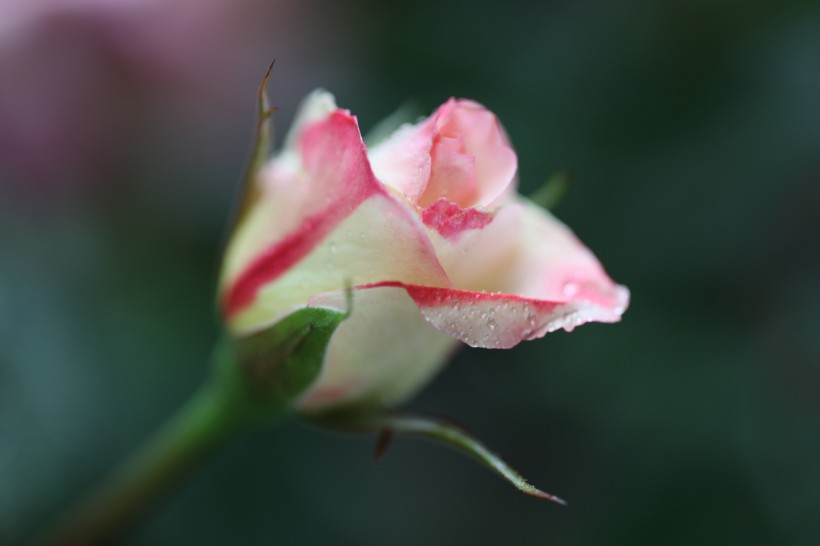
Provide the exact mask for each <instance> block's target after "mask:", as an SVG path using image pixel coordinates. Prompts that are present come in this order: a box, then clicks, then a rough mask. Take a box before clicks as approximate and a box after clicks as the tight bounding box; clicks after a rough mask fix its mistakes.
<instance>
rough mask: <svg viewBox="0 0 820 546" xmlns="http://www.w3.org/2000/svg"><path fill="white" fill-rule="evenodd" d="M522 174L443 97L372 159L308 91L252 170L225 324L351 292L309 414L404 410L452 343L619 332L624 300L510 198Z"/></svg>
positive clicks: (550, 224)
mask: <svg viewBox="0 0 820 546" xmlns="http://www.w3.org/2000/svg"><path fill="white" fill-rule="evenodd" d="M516 169H517V157H516V154H515V151H514V150H513V149H512V147H511V145H510V143H509V140H508V138H507V136H506V134H505V132H504V130H503V129H502V128H501V126H500V125H499V122H498V120H497V119H496V117H495V116H494V115H493V114H492V113H491V112H490V111H489V110H487V109H486V108H484V107H483V106H481V105H480V104H477V103H475V102H472V101H467V100H455V99H451V100H449V101H448V102H446V103H445V104H444V105H442V106H441V107H439V109H438V110H436V112H435V113H434V114H433V115H432V116H430V117H429V118H427V119H424V120H422V121H420V122H419V123H417V124H415V125H404V126H402V127H400V128H399V129H398V130H397V131H395V133H393V134H392V135H391V136H390V137H388V138H387V139H386V140H384V141H383V142H381V143H379V144H377V145H375V146H374V147H372V149H371V150H369V151H368V150H367V149H366V147H365V144H364V142H363V140H362V137H361V134H360V132H359V127H358V123H357V120H356V118H355V117H354V116H353V115H351V114H350V112H348V111H347V110H342V109H339V108H337V107H336V105H335V102H334V99H333V97H332V96H331V95H330V94H329V93H327V92H324V91H317V92H314V93H313V94H311V95H310V96H309V97H307V99H306V100H305V101H304V104H303V106H302V107H301V110H300V112H299V114H298V116H297V118H296V121H295V122H294V125H293V128H292V129H291V131H290V134H289V136H288V137H287V139H286V142H285V144H284V147H283V149H282V150H281V151H280V152H279V153H278V154H277V155H276V156H275V157H273V159H271V160H269V161H267V162H265V163H264V164H262V165H261V166H259V168H258V169H254V170H253V171H252V173H251V177H250V179H249V183H250V184H252V185H253V187H252V188H250V191H251V195H252V199H251V200H250V202H249V204H248V206H247V207H245V209H244V213H243V214H242V215H241V217H240V219H239V221H238V222H237V224H236V227H235V229H234V231H233V234H232V236H231V239H230V241H229V244H228V246H227V248H226V253H225V259H224V264H223V270H222V276H221V283H220V306H221V310H222V314H223V317H224V321H225V324H226V326H227V329H228V330H229V332H230V334H231V336H232V337H233V338H234V339H237V340H242V339H244V338H250V337H253V336H255V335H259V333H260V332H264V331H266V330H267V329H269V328H272V327H274V326H275V325H277V324H279V323H280V321H283V319H285V318H286V317H289V316H292V314H294V313H295V312H298V311H300V310H305V309H317V310H321V309H326V310H332V311H334V312H337V316H346V315H344V313H346V310H347V309H348V303H347V301H346V300H347V299H348V296H349V295H350V294H352V310H351V314H350V316H349V317H347V318H346V320H344V321H341V322H340V323H339V324H338V327H336V328H335V331H328V333H327V336H326V339H325V341H324V343H326V347H322V348H323V349H325V350H324V352H322V353H321V354H322V358H323V360H322V361H321V362H320V365H319V366H317V370H316V374H315V376H312V377H310V379H309V380H306V381H305V384H304V385H301V386H300V388H299V392H298V396H296V397H295V398H294V400H295V404H296V405H297V407H298V409H300V410H301V411H303V412H308V413H316V412H319V411H324V410H329V409H340V408H349V407H354V406H355V407H361V406H365V405H367V406H375V407H385V406H392V405H395V404H398V403H400V402H402V401H404V400H406V399H407V398H408V397H409V396H411V395H412V394H413V393H415V392H416V391H417V390H418V389H419V388H420V387H421V386H422V385H424V384H425V383H426V382H427V381H428V380H429V379H430V378H431V377H432V376H433V375H434V374H435V373H436V372H437V371H438V370H439V369H440V368H441V366H442V365H443V363H444V362H445V360H446V359H447V357H448V356H449V355H450V354H451V353H452V351H453V350H454V348H455V347H456V346H457V345H458V344H459V343H466V344H467V345H470V346H473V347H484V348H496V349H500V348H509V347H513V346H514V345H516V344H518V343H519V342H521V341H523V340H529V339H535V338H540V337H542V336H544V335H545V334H546V333H547V332H551V331H554V330H557V329H560V328H563V329H565V330H567V331H569V330H572V329H573V328H575V327H576V326H578V325H580V324H583V323H586V322H590V321H598V322H616V321H618V320H619V319H620V316H621V314H622V313H623V312H624V310H625V309H626V307H627V305H628V302H629V292H628V290H627V289H626V288H625V287H623V286H619V285H617V284H615V283H614V282H613V281H612V280H611V279H610V278H609V277H608V276H607V274H606V273H605V271H604V269H603V268H602V267H601V264H600V263H599V262H598V261H597V259H596V258H595V256H594V255H593V254H592V253H591V252H590V251H589V250H588V249H587V248H586V247H585V246H584V245H583V244H582V243H581V242H580V241H579V240H578V239H577V238H576V237H575V236H574V235H573V233H572V232H571V231H570V230H569V229H568V228H567V227H566V226H565V225H564V224H562V223H561V222H559V221H558V220H556V219H555V218H554V217H553V216H551V215H550V214H549V213H548V212H546V211H545V210H542V209H541V208H539V207H537V206H536V205H534V204H532V203H530V202H529V201H527V200H526V199H525V198H523V197H521V196H519V195H517V194H516ZM348 290H349V292H348ZM334 326H335V325H334ZM305 328H306V330H305V331H307V330H309V327H307V326H306V327H305ZM331 334H332V335H331ZM255 350H256V349H255V348H254V349H252V350H251V352H253V351H255Z"/></svg>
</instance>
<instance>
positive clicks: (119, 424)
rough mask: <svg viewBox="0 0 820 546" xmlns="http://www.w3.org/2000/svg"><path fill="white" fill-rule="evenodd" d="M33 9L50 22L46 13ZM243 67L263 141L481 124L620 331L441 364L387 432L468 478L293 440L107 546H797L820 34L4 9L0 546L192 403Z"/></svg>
mask: <svg viewBox="0 0 820 546" xmlns="http://www.w3.org/2000/svg"><path fill="white" fill-rule="evenodd" d="M52 4H53V5H52ZM272 58H276V66H275V70H274V74H273V78H272V81H271V95H272V100H273V103H274V104H276V105H277V106H279V108H280V112H279V113H278V114H277V117H276V123H277V126H278V128H279V131H280V133H281V132H283V131H284V130H285V129H286V128H287V126H288V124H289V122H290V119H291V117H292V115H293V111H294V108H295V105H296V104H297V102H298V101H299V99H300V98H301V97H302V96H303V95H305V94H306V93H307V92H309V91H310V90H311V89H313V88H314V87H316V86H323V87H327V88H329V89H330V90H332V91H334V92H335V93H336V96H337V100H338V102H339V104H340V105H341V106H343V107H347V108H350V109H351V110H352V111H353V112H354V113H356V114H357V115H358V117H359V120H360V124H361V126H362V127H363V129H364V130H367V128H369V127H372V126H373V125H374V124H375V123H376V122H377V121H378V120H379V119H380V118H381V117H382V116H384V115H386V114H388V113H390V112H391V111H392V110H393V109H394V108H395V107H396V106H398V105H399V104H400V103H402V102H404V101H405V100H407V99H414V100H415V101H417V103H418V104H420V105H421V106H422V107H423V109H424V111H428V112H429V111H432V110H433V109H434V108H435V107H436V106H437V105H438V104H440V103H441V102H443V101H444V100H445V99H447V98H448V97H450V96H453V95H455V96H460V97H469V98H473V99H476V100H478V101H480V102H482V103H484V104H485V105H487V106H488V107H489V108H490V109H492V110H493V111H494V112H496V113H497V115H498V116H499V118H500V119H501V120H502V122H503V123H504V124H505V126H506V128H507V130H508V132H509V134H510V135H511V138H512V140H513V142H514V144H515V146H516V148H517V151H518V155H519V162H520V181H521V188H522V191H523V192H524V193H532V192H533V191H535V189H537V188H538V187H539V186H540V185H541V184H542V183H543V182H544V181H545V180H546V179H547V178H548V177H549V176H550V175H551V174H552V173H554V172H556V171H558V170H561V169H563V170H566V171H567V172H568V173H569V174H570V176H571V184H570V190H569V193H568V194H567V195H566V197H565V198H564V200H563V201H562V202H561V203H560V204H559V206H558V208H557V209H556V214H557V215H558V216H559V217H560V218H562V219H563V220H564V221H565V222H567V223H568V224H569V225H570V226H572V227H573V229H574V230H575V231H576V233H577V234H578V235H579V236H580V238H581V239H582V240H583V241H585V243H586V244H587V245H588V246H589V247H590V248H591V249H592V250H593V251H594V252H595V253H596V254H597V255H598V257H599V258H600V259H601V261H602V262H603V263H604V264H605V265H606V267H607V270H608V271H609V273H610V274H611V276H612V277H613V278H614V279H616V280H617V281H619V282H621V283H623V284H626V285H627V286H629V287H630V288H631V290H632V294H633V302H632V305H631V307H630V309H629V311H628V312H627V313H626V315H625V317H624V320H623V322H621V323H620V324H617V325H588V326H584V327H583V328H581V329H579V330H577V331H575V332H573V333H572V334H566V333H563V332H560V333H555V334H551V335H548V336H547V337H546V338H545V339H542V340H539V341H535V342H529V343H525V344H523V345H521V346H519V347H518V348H516V349H514V350H512V351H505V352H498V351H481V350H463V351H462V352H460V353H459V354H458V356H457V357H456V358H455V360H454V361H453V362H452V364H451V365H450V366H449V367H448V368H447V369H446V371H445V372H444V373H443V374H442V375H441V376H440V377H439V378H438V380H437V381H436V382H435V383H434V384H432V385H431V386H430V387H429V388H428V389H427V390H426V391H424V392H423V393H422V394H421V395H420V396H419V397H418V398H417V399H415V400H414V401H413V402H412V404H411V407H412V408H415V409H420V410H429V411H433V412H437V413H440V414H445V415H448V416H451V417H453V418H454V419H456V420H457V421H459V422H462V423H465V424H466V425H467V426H468V427H469V428H470V429H471V430H472V431H473V432H474V433H475V434H476V435H477V436H478V437H479V438H481V439H482V440H484V441H485V442H486V443H487V444H488V445H489V446H491V447H492V448H493V449H494V450H496V451H497V452H499V453H500V454H501V455H502V456H504V458H505V459H506V460H507V461H509V462H510V463H511V464H512V465H513V466H514V467H515V468H517V469H519V470H520V471H521V472H522V473H523V474H524V475H525V476H526V477H527V478H529V479H530V480H531V481H532V482H533V483H534V484H536V485H538V486H540V487H543V488H544V489H546V490H547V491H550V492H554V493H556V494H559V495H561V496H563V497H564V498H566V499H568V500H569V502H570V506H569V507H568V508H562V507H560V506H557V505H552V504H549V503H544V502H541V501H538V500H535V499H532V498H529V497H526V496H524V495H521V494H519V493H518V492H516V491H515V490H514V489H512V488H511V487H510V486H509V485H507V484H506V483H504V482H502V481H501V480H499V479H498V478H497V477H496V476H494V475H492V474H490V473H489V472H488V471H486V470H485V469H483V468H482V467H480V466H479V465H478V464H476V463H474V462H473V461H471V460H469V459H467V458H465V457H463V456H461V455H459V454H456V453H454V452H451V451H449V450H446V449H443V448H440V447H438V446H436V445H432V444H429V443H425V442H419V441H414V440H402V439H399V440H398V441H397V442H396V443H395V445H394V446H393V448H392V449H391V451H390V452H389V453H388V455H387V457H386V459H385V460H384V461H383V462H382V463H381V464H379V465H376V464H374V462H373V460H372V447H373V440H372V439H369V438H356V437H345V436H335V435H332V434H328V433H325V432H321V431H316V430H313V429H311V428H308V427H306V426H304V425H302V424H299V423H297V422H290V423H286V424H284V425H282V426H279V427H277V428H270V429H263V430H258V431H256V432H254V433H252V434H249V435H246V436H244V437H242V438H241V439H240V440H238V441H236V442H235V443H233V444H231V445H229V446H227V447H226V448H225V449H222V450H221V451H219V452H218V454H217V455H216V456H215V457H214V458H213V459H211V460H209V461H208V462H207V463H206V464H205V465H204V466H203V467H202V468H201V471H200V472H198V473H197V474H196V475H195V476H193V478H192V479H190V480H189V481H187V482H186V483H185V484H184V485H183V486H182V487H181V488H179V490H177V491H175V492H174V493H173V495H171V496H170V497H169V498H168V499H167V500H166V501H165V502H163V503H162V504H160V505H158V506H157V508H156V510H155V512H154V513H153V514H151V516H150V517H148V518H146V519H145V520H144V521H143V522H142V523H141V524H140V525H139V526H138V527H137V528H136V529H135V530H134V531H133V532H132V533H131V534H129V536H128V537H127V539H126V540H125V541H124V544H129V545H148V544H198V545H211V544H213V545H218V544H248V545H250V544H260V545H261V544H277V545H279V544H281V545H315V544H340V545H347V544H350V545H382V544H395V545H418V544H437V545H438V544H448V545H450V544H471V545H480V544H488V545H489V544H515V545H519V544H521V545H530V544H532V545H536V544H560V545H590V544H596V545H598V544H606V545H652V546H657V545H659V544H662V545H691V544H699V545H711V544H714V545H727V544H744V545H792V544H818V543H820V397H819V396H818V393H820V336H818V335H817V332H816V329H817V326H818V324H820V322H819V321H820V319H818V317H819V316H820V253H818V246H819V245H820V3H818V2H802V3H801V2H763V1H750V0H747V1H741V0H736V1H731V0H723V1H720V0H713V1H708V0H701V1H674V2H656V1H648V0H647V1H642V0H628V1H621V2H613V1H606V0H598V1H592V0H590V1H575V2H571V1H559V2H544V3H541V4H535V3H526V4H515V3H505V4H490V3H482V2H450V3H445V2H414V3H406V4H399V3H396V4H391V3H386V2H375V1H373V2H365V1H356V2H347V3H341V2H338V3H337V2H321V1H317V0H311V1H305V2H263V1H262V0H235V1H231V0H202V1H201V2H195V1H192V0H171V1H165V2H158V1H152V0H134V1H130V2H124V1H117V2H102V1H94V0H85V1H69V2H65V1H62V2H57V1H56V0H55V1H54V2H47V1H44V2H25V1H23V0H19V1H16V0H11V1H10V2H5V3H3V4H2V6H0V70H1V71H2V72H0V73H2V76H0V543H2V544H16V543H20V542H21V541H23V540H25V539H26V538H27V537H30V536H31V534H32V533H33V532H34V531H35V530H37V529H39V528H41V527H42V526H43V525H44V524H45V522H47V521H48V520H50V519H51V518H52V517H54V516H55V515H56V514H58V513H60V512H61V511H62V510H64V509H65V508H66V507H67V506H68V505H69V504H70V502H71V501H72V500H73V499H75V498H76V497H77V496H78V495H79V494H80V493H81V492H83V491H85V490H86V489H87V488H89V487H90V486H91V485H92V484H93V483H95V482H96V481H97V480H98V479H100V478H101V476H103V475H104V474H105V473H106V472H107V471H109V470H110V469H111V468H112V467H113V466H114V465H115V464H116V463H117V462H118V461H120V460H121V459H122V458H123V457H124V456H125V455H126V454H127V453H129V452H130V451H131V450H132V449H133V448H135V446H137V445H138V444H139V443H140V442H141V441H142V440H143V439H145V438H146V436H148V435H149V434H150V432H151V431H152V430H153V429H154V428H155V427H157V426H158V425H159V424H160V423H161V422H162V421H163V420H164V419H165V418H166V417H167V416H168V415H169V414H170V413H171V412H173V410H174V409H175V408H177V407H178V406H179V405H180V404H181V403H182V401H183V400H184V399H185V398H186V397H187V396H188V395H189V394H190V393H191V392H193V391H194V389H195V388H196V387H197V385H198V384H199V382H200V381H201V380H202V378H203V377H204V375H205V371H206V361H207V358H208V354H209V351H210V349H211V346H212V344H213V341H214V339H215V337H216V336H217V332H218V324H217V320H216V317H215V312H214V306H213V291H214V281H215V277H216V270H217V264H218V258H219V250H220V245H221V241H222V237H223V226H224V224H225V222H226V220H227V218H228V215H229V212H230V205H231V202H232V199H233V195H234V193H235V190H236V184H237V181H238V179H239V175H240V172H241V170H242V167H243V163H244V161H245V158H246V154H247V151H248V147H249V142H250V136H251V127H252V120H253V115H254V93H255V90H256V86H257V85H258V82H259V80H260V78H261V76H262V74H263V73H264V70H265V68H266V67H267V65H268V63H269V62H270V60H271V59H272Z"/></svg>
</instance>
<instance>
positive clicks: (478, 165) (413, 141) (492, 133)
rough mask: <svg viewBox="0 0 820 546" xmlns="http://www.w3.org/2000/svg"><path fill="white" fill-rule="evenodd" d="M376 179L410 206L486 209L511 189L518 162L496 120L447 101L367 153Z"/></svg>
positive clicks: (461, 103) (465, 103) (467, 105)
mask: <svg viewBox="0 0 820 546" xmlns="http://www.w3.org/2000/svg"><path fill="white" fill-rule="evenodd" d="M370 160H371V163H372V165H373V171H374V172H375V174H376V177H377V178H378V179H379V180H381V181H382V182H383V183H385V184H387V185H389V186H392V187H393V188H395V189H397V190H398V191H399V192H401V193H402V194H404V195H405V196H406V197H407V199H408V200H409V201H410V202H412V203H418V204H419V205H421V206H422V207H425V206H428V205H430V204H431V203H433V202H435V201H436V200H438V199H439V198H445V199H448V200H450V201H453V202H456V203H458V204H459V205H460V206H462V207H463V208H469V207H475V206H483V207H489V206H491V205H493V204H494V203H496V202H497V201H498V200H499V199H500V198H501V197H502V196H504V195H505V194H506V193H508V192H509V191H510V188H511V187H512V186H514V185H515V172H516V170H517V168H518V159H517V157H516V155H515V151H513V149H512V147H511V146H510V144H509V141H508V139H507V136H506V134H505V133H504V130H503V129H502V128H501V125H500V124H499V123H498V120H497V119H496V117H495V115H493V113H492V112H490V111H489V110H487V109H486V108H484V107H483V106H481V105H480V104H478V103H475V102H472V101H468V100H456V99H450V100H449V101H447V102H446V103H444V104H443V105H442V106H440V107H439V108H438V110H436V111H435V112H434V113H433V115H432V116H430V117H429V118H427V119H426V120H423V121H421V122H420V123H418V124H417V125H412V126H410V125H407V126H404V127H402V128H401V129H399V130H398V131H396V132H395V133H394V134H393V135H392V136H390V137H389V138H388V139H387V140H385V141H384V142H382V143H381V144H379V145H377V146H375V147H374V148H373V149H371V150H370Z"/></svg>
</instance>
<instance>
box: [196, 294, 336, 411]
mask: <svg viewBox="0 0 820 546" xmlns="http://www.w3.org/2000/svg"><path fill="white" fill-rule="evenodd" d="M349 314H350V313H349V309H348V310H347V311H338V310H335V309H326V308H319V307H305V308H303V309H299V310H297V311H295V312H293V313H291V314H290V315H288V316H287V317H285V318H284V319H282V320H281V321H279V322H277V323H276V324H274V325H273V326H271V327H269V328H266V329H264V330H260V331H259V332H256V333H254V334H250V335H248V336H242V337H236V338H231V339H228V340H226V341H225V342H224V343H223V344H222V345H221V346H220V347H219V349H218V352H217V355H216V358H215V361H216V362H215V365H216V366H215V370H214V374H213V376H212V381H213V383H214V384H215V385H217V386H218V387H219V388H221V389H225V392H226V393H227V394H228V395H229V396H230V397H231V398H233V399H234V400H233V401H232V405H233V406H234V407H236V408H237V411H240V412H243V413H245V414H246V415H247V417H248V418H249V419H251V420H253V419H268V418H271V417H279V416H282V415H284V414H287V413H289V412H290V410H291V409H292V408H293V405H294V403H295V402H296V400H297V398H298V397H299V396H300V395H301V394H302V393H304V392H305V391H306V390H307V389H308V388H309V387H310V386H311V385H312V384H313V383H314V382H315V381H316V379H317V378H318V376H319V373H320V372H321V370H322V365H323V363H324V358H325V353H326V352H327V346H328V343H329V342H330V338H331V336H332V335H333V333H334V332H335V331H336V328H337V327H338V326H339V324H340V323H341V322H342V321H343V320H344V319H345V318H347V317H348V315H349Z"/></svg>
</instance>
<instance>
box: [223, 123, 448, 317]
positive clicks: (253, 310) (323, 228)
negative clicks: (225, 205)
mask: <svg viewBox="0 0 820 546" xmlns="http://www.w3.org/2000/svg"><path fill="white" fill-rule="evenodd" d="M298 152H299V153H298V154H295V156H294V157H295V158H297V159H301V161H299V162H297V163H294V164H289V163H287V162H275V163H274V164H273V165H272V166H271V169H272V170H271V172H270V173H269V176H270V179H269V180H267V181H266V182H265V195H264V197H263V199H261V200H260V201H259V203H258V204H257V210H256V211H254V214H253V217H252V218H251V221H252V220H253V219H254V218H275V219H278V220H280V221H282V224H281V225H280V224H278V223H277V224H276V225H277V226H278V227H277V231H276V232H275V236H274V237H271V236H269V235H267V234H258V233H257V234H256V240H257V241H260V240H263V241H266V246H264V245H263V246H262V248H261V249H258V250H257V252H256V253H251V252H247V255H248V256H250V259H249V260H248V261H246V262H244V263H242V260H239V259H234V260H233V262H232V263H238V264H239V265H238V266H234V268H233V269H230V270H228V273H227V282H226V285H225V290H224V293H223V302H224V311H225V313H226V315H227V317H228V324H229V327H230V328H231V330H232V331H234V332H235V333H243V332H249V331H253V330H256V329H258V328H261V327H263V326H265V325H268V324H271V323H273V322H275V321H276V320H278V319H279V318H281V317H282V316H284V315H286V314H287V313H289V312H291V311H292V310H294V309H296V308H298V307H300V306H303V305H305V304H306V303H307V301H308V299H309V298H310V297H311V296H312V295H314V294H317V293H321V292H326V291H333V290H338V289H340V288H343V287H344V286H345V284H349V283H354V284H358V283H370V282H377V281H380V280H384V279H396V280H400V281H403V282H411V283H419V284H424V285H432V286H450V284H449V280H448V279H447V276H446V274H445V273H444V271H443V269H442V268H441V266H440V264H439V263H438V260H437V259H436V256H435V251H434V249H433V247H432V244H431V243H430V240H429V238H428V237H427V235H426V233H425V229H424V227H423V226H422V224H421V222H420V221H419V219H418V218H417V216H416V214H415V211H413V210H412V209H411V208H410V207H409V205H408V204H406V203H405V202H404V201H403V200H401V199H399V198H396V197H394V196H393V195H391V194H389V193H388V192H387V191H385V190H384V188H383V187H382V186H381V185H380V184H379V182H378V181H377V180H376V179H375V177H374V176H373V173H372V171H371V170H370V166H369V163H368V161H367V156H366V152H365V148H364V143H363V142H362V140H361V136H360V134H359V130H358V126H357V125H356V120H355V118H353V117H352V116H350V114H348V113H346V112H344V111H341V110H337V111H334V112H333V113H331V114H330V115H329V116H327V117H326V118H325V119H323V120H321V121H319V122H315V123H313V124H309V125H307V126H306V127H305V129H304V130H303V132H302V134H301V137H300V139H299V144H298ZM318 196H320V197H318ZM260 225H264V224H263V223H262V222H260V224H252V223H250V222H249V224H248V227H247V229H259V226H260ZM243 228H245V226H243ZM243 236H244V234H242V233H240V234H237V235H235V239H236V240H240V241H241V240H242V238H243ZM266 236H267V239H266ZM231 250H232V249H229V253H230V251H231ZM240 250H241V249H240ZM229 261H230V260H229Z"/></svg>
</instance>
